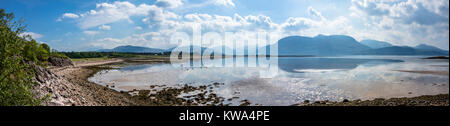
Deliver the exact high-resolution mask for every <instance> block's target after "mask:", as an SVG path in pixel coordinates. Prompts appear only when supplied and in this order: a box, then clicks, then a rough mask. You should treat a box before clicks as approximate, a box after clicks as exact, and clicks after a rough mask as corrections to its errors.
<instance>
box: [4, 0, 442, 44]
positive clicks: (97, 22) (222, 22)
mask: <svg viewBox="0 0 450 126" xmlns="http://www.w3.org/2000/svg"><path fill="white" fill-rule="evenodd" d="M0 8H4V9H6V11H7V12H13V13H14V14H15V15H16V17H18V18H23V19H25V20H26V22H25V23H26V24H27V25H28V27H27V32H26V33H25V34H30V35H32V36H33V37H34V38H35V39H36V40H38V41H40V42H45V43H48V44H49V45H51V46H52V47H53V48H55V49H57V50H61V51H89V50H97V49H102V48H113V47H116V46H120V45H137V46H146V47H154V48H170V47H172V46H174V45H171V44H170V43H168V39H169V36H170V35H172V34H173V33H174V32H177V31H189V25H190V24H191V23H200V24H201V25H202V32H219V33H223V32H235V31H255V30H263V31H267V32H270V33H273V34H277V35H279V37H285V36H290V35H302V36H316V35H318V34H325V35H332V34H341V35H349V36H352V37H354V38H355V39H356V40H363V39H375V40H381V41H388V42H390V43H392V44H394V45H407V46H416V45H418V44H421V43H425V44H428V45H433V46H437V47H440V48H443V49H446V50H448V47H449V36H448V34H449V23H448V21H449V12H448V10H449V1H448V0H398V1H397V0H120V1H115V0H0Z"/></svg>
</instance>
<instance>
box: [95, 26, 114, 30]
mask: <svg viewBox="0 0 450 126" xmlns="http://www.w3.org/2000/svg"><path fill="white" fill-rule="evenodd" d="M98 29H100V30H111V26H109V25H101V26H99V27H98Z"/></svg>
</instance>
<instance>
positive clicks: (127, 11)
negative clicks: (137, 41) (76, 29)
mask: <svg viewBox="0 0 450 126" xmlns="http://www.w3.org/2000/svg"><path fill="white" fill-rule="evenodd" d="M159 10H161V8H159V7H157V6H155V5H147V4H140V5H139V6H136V5H134V4H132V3H130V2H127V1H125V2H118V1H116V2H114V3H111V4H110V3H100V4H97V5H96V9H95V10H90V11H88V12H86V13H83V14H80V22H79V26H80V27H81V28H82V29H87V28H91V27H96V26H100V25H104V24H109V23H113V22H116V21H120V20H128V22H130V23H132V21H131V19H130V17H131V16H147V15H149V13H150V12H152V11H159Z"/></svg>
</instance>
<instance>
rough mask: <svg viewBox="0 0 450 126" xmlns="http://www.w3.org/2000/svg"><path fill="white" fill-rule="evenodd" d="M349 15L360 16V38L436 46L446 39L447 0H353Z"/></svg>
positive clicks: (446, 44)
mask: <svg viewBox="0 0 450 126" xmlns="http://www.w3.org/2000/svg"><path fill="white" fill-rule="evenodd" d="M350 10H351V11H352V14H351V16H353V17H354V18H358V19H361V20H362V21H363V22H364V23H365V25H366V28H365V29H359V30H360V31H359V33H358V34H357V35H356V36H360V37H361V38H370V39H378V40H383V41H390V42H393V43H394V44H397V45H408V46H415V45H417V44H420V43H427V44H431V45H435V46H442V45H445V46H446V47H444V48H446V49H448V42H449V37H448V34H449V30H448V29H449V24H448V21H449V17H448V10H449V1H448V0H433V1H429V0H402V1H397V0H390V1H383V0H364V1H362V0H352V6H351V7H350Z"/></svg>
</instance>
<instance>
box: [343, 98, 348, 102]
mask: <svg viewBox="0 0 450 126" xmlns="http://www.w3.org/2000/svg"><path fill="white" fill-rule="evenodd" d="M342 102H350V101H349V100H348V99H344V100H343V101H342Z"/></svg>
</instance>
